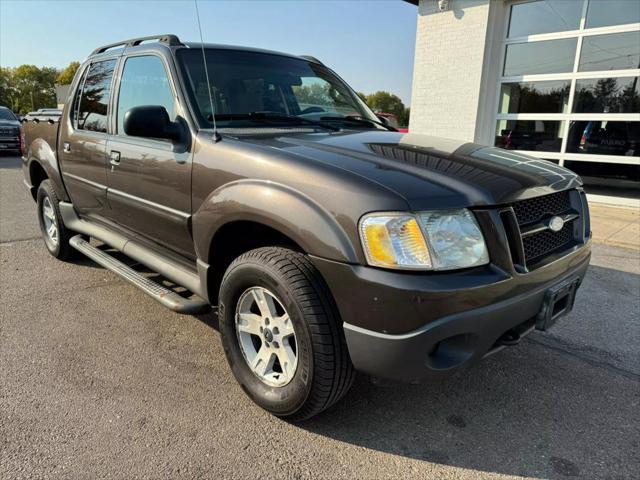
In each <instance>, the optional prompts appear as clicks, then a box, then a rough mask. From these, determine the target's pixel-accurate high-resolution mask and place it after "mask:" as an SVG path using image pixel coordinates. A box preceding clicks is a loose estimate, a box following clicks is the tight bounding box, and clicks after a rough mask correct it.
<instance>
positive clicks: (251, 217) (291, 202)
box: [192, 179, 358, 263]
mask: <svg viewBox="0 0 640 480" xmlns="http://www.w3.org/2000/svg"><path fill="white" fill-rule="evenodd" d="M237 221H251V222H256V223H260V224H263V225H265V226H267V227H270V228H273V229H275V230H277V231H279V232H280V233H282V234H283V235H286V236H287V237H289V238H291V239H292V240H293V241H294V242H296V243H297V244H298V245H300V247H301V248H302V249H304V251H305V252H306V253H308V254H310V255H315V256H318V257H322V258H326V259H330V260H335V261H341V262H347V263H357V262H358V254H357V253H356V250H355V248H354V246H353V244H352V242H351V240H350V239H349V235H347V233H346V232H345V231H344V229H343V228H342V227H341V226H340V224H339V223H338V222H337V221H336V219H335V217H334V216H333V215H332V214H331V213H330V212H328V211H327V210H325V209H324V208H323V207H322V206H320V205H319V204H318V203H317V202H315V201H314V200H313V199H311V198H309V197H308V196H306V195H304V194H303V193H301V192H299V191H297V190H295V189H292V188H290V187H288V186H286V185H282V184H280V183H275V182H271V181H268V180H249V179H245V180H237V181H235V182H231V183H228V184H226V185H223V186H222V187H220V188H218V189H216V190H214V191H213V192H212V193H211V194H210V195H209V196H208V197H207V198H206V200H205V201H204V202H203V203H202V205H201V206H200V208H199V209H198V211H197V212H195V214H194V215H193V217H192V222H193V223H192V225H193V237H194V242H195V247H196V254H197V255H198V258H200V259H201V260H203V261H204V262H207V263H210V262H211V259H210V258H209V250H210V245H211V243H212V241H213V239H214V237H215V235H216V233H217V232H218V230H219V229H220V228H221V227H223V226H224V225H228V224H229V223H232V222H237Z"/></svg>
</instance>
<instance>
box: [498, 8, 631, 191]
mask: <svg viewBox="0 0 640 480" xmlns="http://www.w3.org/2000/svg"><path fill="white" fill-rule="evenodd" d="M496 1H498V0H496ZM504 3H505V4H507V5H508V7H509V9H508V10H507V12H508V15H509V17H508V25H507V28H506V32H505V34H504V37H503V39H502V41H503V48H504V50H503V52H502V53H503V55H504V63H503V65H502V72H501V76H500V78H499V80H498V81H499V85H498V86H497V87H498V91H497V94H498V105H497V111H494V112H495V115H496V117H494V119H495V122H496V123H494V125H495V137H494V145H495V146H497V147H502V148H505V149H510V150H520V151H523V152H524V153H528V154H530V155H533V156H536V157H554V160H555V161H557V162H559V164H560V165H565V166H571V165H573V166H575V167H577V168H582V169H583V170H584V171H586V170H588V169H589V168H592V167H593V168H595V165H596V164H597V165H598V169H597V172H595V170H594V174H593V176H596V177H602V176H603V172H605V173H606V171H609V170H608V169H610V171H611V172H613V171H621V170H622V169H626V170H625V171H626V172H627V173H628V172H631V171H634V172H636V174H635V175H631V176H629V175H628V174H625V178H627V177H628V178H630V177H633V178H634V181H636V182H638V181H640V28H638V27H637V25H638V24H639V23H640V0H510V1H506V0H505V1H504ZM539 38H542V39H543V40H538V39H539ZM522 77H524V78H522ZM545 152H548V153H545ZM503 154H507V153H506V152H503ZM595 160H597V162H596V161H595ZM578 165H580V167H578ZM586 165H589V166H588V167H587V166H586ZM618 167H620V168H618ZM616 169H618V170H616ZM604 176H606V175H604ZM609 177H610V179H613V178H616V177H615V175H610V176H609Z"/></svg>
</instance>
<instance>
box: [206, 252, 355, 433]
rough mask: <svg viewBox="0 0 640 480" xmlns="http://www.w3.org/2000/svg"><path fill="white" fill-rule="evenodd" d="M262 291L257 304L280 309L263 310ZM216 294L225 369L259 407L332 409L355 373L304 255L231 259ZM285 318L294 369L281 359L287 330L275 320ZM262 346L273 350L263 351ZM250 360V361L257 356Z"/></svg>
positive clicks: (309, 412)
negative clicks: (273, 311)
mask: <svg viewBox="0 0 640 480" xmlns="http://www.w3.org/2000/svg"><path fill="white" fill-rule="evenodd" d="M254 292H258V293H257V294H256V293H254ZM260 292H264V293H265V295H267V296H271V299H269V301H268V302H264V301H261V302H260V303H263V304H265V303H270V305H271V307H273V308H275V309H276V310H277V312H278V313H275V314H274V315H269V314H268V313H267V314H266V315H265V314H263V313H264V311H263V310H262V309H260V307H259V305H258V303H259V302H258V300H259V299H260V298H262V299H263V300H264V298H265V297H264V296H261V295H262V293H260ZM247 295H253V297H255V299H254V300H252V298H251V297H249V298H248V297H247ZM219 298H220V301H219V305H218V315H219V322H220V332H221V334H222V343H223V346H224V350H225V354H226V356H227V360H228V362H229V366H230V367H231V370H232V372H233V374H234V376H235V378H236V380H237V381H238V383H239V384H240V386H241V387H242V389H243V390H244V391H245V392H246V393H247V395H248V396H249V397H250V398H251V399H252V400H253V401H254V402H255V403H257V404H258V405H259V406H261V407H262V408H264V409H265V410H267V411H269V412H271V413H273V414H274V415H277V416H279V417H283V418H287V419H289V420H291V421H301V420H305V419H307V418H310V417H312V416H314V415H316V414H318V413H320V412H322V411H323V410H325V409H327V408H329V407H330V406H331V405H333V404H334V403H336V402H337V401H338V400H340V399H341V398H342V397H343V396H344V395H345V394H346V393H347V391H348V390H349V388H350V387H351V384H352V383H353V379H354V376H355V371H354V369H353V366H352V364H351V360H350V358H349V353H348V351H347V346H346V343H345V341H344V334H343V331H342V325H341V321H340V318H339V315H338V312H337V309H336V307H335V304H334V301H333V298H332V296H331V293H330V292H329V290H328V288H327V286H326V284H325V283H324V280H323V279H322V277H321V276H320V274H319V272H318V271H317V270H316V269H315V267H314V266H313V264H312V263H311V262H310V261H309V259H308V258H307V257H306V256H305V255H303V254H301V253H298V252H294V251H292V250H289V249H285V248H280V247H266V248H258V249H256V250H251V251H249V252H247V253H245V254H243V255H241V256H240V257H238V258H237V259H236V260H234V261H233V263H231V265H230V266H229V268H228V269H227V271H226V273H225V275H224V278H223V279H222V284H221V286H220V296H219ZM247 298H248V300H247ZM252 302H253V303H252ZM247 308H251V309H253V313H251V311H250V310H247ZM243 309H244V310H243ZM243 312H244V313H243ZM241 313H242V316H241V315H240V314H241ZM245 317H246V318H249V319H251V321H252V322H254V321H255V322H258V323H256V324H255V327H251V328H248V327H247V325H245V324H243V322H244V318H245ZM282 318H286V319H290V320H291V323H292V325H289V327H288V328H289V330H288V331H289V332H290V333H289V335H291V337H290V338H293V340H289V342H290V346H291V348H290V349H289V355H290V358H291V360H292V361H291V363H290V364H288V365H289V367H291V365H295V367H294V368H292V369H290V368H289V367H286V366H282V365H285V363H286V360H285V361H284V362H281V361H280V359H281V358H283V357H282V353H281V352H282V350H281V348H282V347H283V345H282V343H283V342H284V340H282V341H281V338H282V337H283V336H284V334H283V332H282V330H283V329H285V328H287V326H286V323H282V322H280V323H279V321H280V319H282ZM269 320H271V321H269ZM265 322H266V323H265ZM274 325H276V328H274ZM258 327H259V328H258ZM278 327H279V329H280V331H278ZM248 330H251V331H252V333H251V341H247V338H248V337H247V334H246V332H247V331H248ZM267 330H268V334H267ZM272 330H273V332H274V333H275V337H274V336H273V335H272ZM278 335H280V336H278ZM278 343H280V345H278ZM274 345H275V351H274ZM267 347H269V348H270V350H264V349H265V348H267ZM248 350H250V353H247V351H248ZM256 352H257V353H256ZM260 352H262V353H260ZM264 352H266V353H267V357H265V359H266V358H268V359H270V362H271V363H269V360H266V361H265V363H266V364H269V365H265V363H260V362H261V361H260V360H259V361H258V365H262V369H261V368H259V367H255V368H254V367H252V366H251V365H250V359H251V358H254V359H255V358H256V357H258V356H261V355H263V354H264ZM272 352H273V353H272ZM278 352H280V353H278ZM291 354H293V355H291ZM284 358H285V359H286V358H287V357H286V356H285V357H284ZM251 363H253V364H254V365H255V360H254V361H252V362H251ZM265 366H267V368H266V369H265V368H264V367H265ZM264 370H266V373H265V371H264ZM280 372H282V374H281V373H280Z"/></svg>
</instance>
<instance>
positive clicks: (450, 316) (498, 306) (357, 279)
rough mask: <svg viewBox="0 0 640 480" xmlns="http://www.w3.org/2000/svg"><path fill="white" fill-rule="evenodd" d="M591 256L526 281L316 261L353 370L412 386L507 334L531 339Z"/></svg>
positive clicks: (488, 349)
mask: <svg viewBox="0 0 640 480" xmlns="http://www.w3.org/2000/svg"><path fill="white" fill-rule="evenodd" d="M590 256H591V251H590V244H588V243H587V244H586V245H582V246H581V247H580V248H578V249H576V250H574V251H572V252H571V253H569V254H568V255H566V256H564V257H561V258H559V259H557V260H555V261H554V262H551V263H549V264H547V265H545V266H543V267H541V268H539V269H537V270H534V271H532V272H529V273H526V274H519V273H516V272H514V271H511V272H505V271H504V270H501V269H499V268H497V267H495V266H493V265H489V266H486V267H481V268H478V269H472V270H468V271H463V272H455V273H451V272H450V273H445V272H443V273H431V274H413V273H398V272H392V271H385V270H379V269H374V268H369V267H363V266H357V265H346V264H342V263H337V262H331V261H328V260H324V259H319V258H314V257H312V260H313V262H314V264H315V265H316V267H317V268H318V269H319V271H320V272H321V273H322V275H323V276H324V278H325V280H326V282H327V284H328V285H329V288H330V290H331V291H332V293H333V296H334V298H335V300H336V303H337V306H338V309H339V311H340V314H341V316H342V320H343V321H344V331H345V337H346V341H347V345H348V348H349V354H350V356H351V361H352V362H353V365H354V366H355V368H356V369H357V370H359V371H361V372H363V373H367V374H370V375H373V376H376V377H381V378H388V379H395V380H402V381H407V382H415V381H421V380H426V379H435V378H441V377H445V376H449V375H451V374H453V373H455V372H456V371H458V370H460V369H461V368H463V367H467V366H469V365H472V364H473V363H475V362H477V361H478V360H480V359H482V358H483V357H485V356H486V355H487V354H489V353H493V352H494V351H496V350H497V349H499V348H501V347H500V344H499V342H498V340H499V339H500V338H501V337H502V336H503V334H505V333H506V332H509V331H516V332H517V333H518V334H520V335H524V334H526V333H528V332H530V331H531V330H532V329H533V327H534V324H535V318H536V316H537V314H538V313H539V312H540V310H541V308H542V305H543V301H544V297H545V293H546V292H547V290H548V289H549V288H550V287H552V286H554V285H557V284H558V283H560V282H562V281H564V280H566V279H567V278H569V277H575V278H577V279H579V281H580V282H581V281H582V279H583V278H584V276H585V274H586V271H587V267H588V265H589V259H590Z"/></svg>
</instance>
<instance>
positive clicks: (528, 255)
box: [522, 222, 573, 265]
mask: <svg viewBox="0 0 640 480" xmlns="http://www.w3.org/2000/svg"><path fill="white" fill-rule="evenodd" d="M572 242H573V222H567V223H565V225H564V227H562V230H560V231H559V232H552V231H551V230H545V231H543V232H539V233H534V234H533V235H529V236H528V237H523V238H522V246H523V247H524V257H525V260H526V261H527V264H528V265H532V264H536V263H538V262H539V261H540V260H542V259H543V258H544V257H545V256H547V255H548V254H550V253H553V252H556V251H559V250H563V249H564V247H565V246H568V245H569V244H570V243H572Z"/></svg>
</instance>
